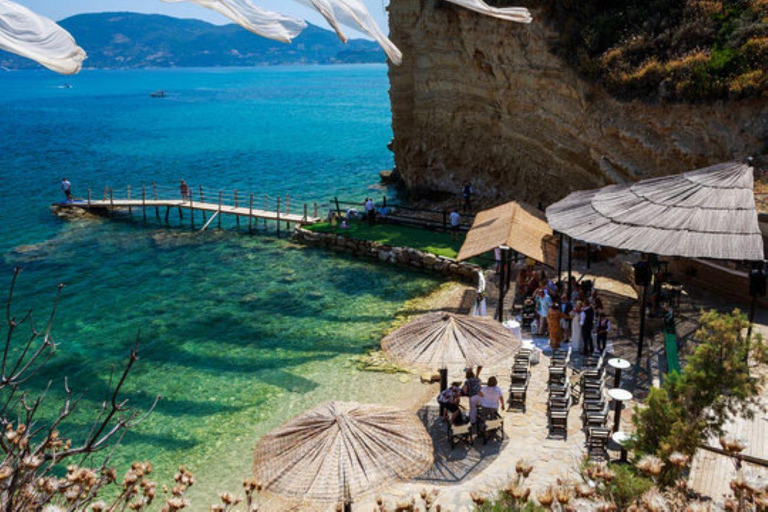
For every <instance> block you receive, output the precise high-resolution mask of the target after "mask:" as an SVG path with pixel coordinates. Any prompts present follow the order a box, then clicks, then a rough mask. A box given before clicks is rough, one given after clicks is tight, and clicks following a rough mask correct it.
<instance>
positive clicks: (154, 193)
mask: <svg viewBox="0 0 768 512" xmlns="http://www.w3.org/2000/svg"><path fill="white" fill-rule="evenodd" d="M152 197H154V198H155V217H157V220H160V207H159V206H158V205H157V183H155V182H154V181H153V182H152Z"/></svg>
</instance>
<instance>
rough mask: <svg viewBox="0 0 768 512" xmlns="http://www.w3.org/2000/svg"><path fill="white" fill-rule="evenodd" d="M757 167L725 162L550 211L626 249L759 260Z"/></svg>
mask: <svg viewBox="0 0 768 512" xmlns="http://www.w3.org/2000/svg"><path fill="white" fill-rule="evenodd" d="M753 185H754V170H753V169H752V167H751V166H749V165H747V164H741V163H738V162H729V163H723V164H718V165H713V166H711V167H707V168H705V169H700V170H697V171H692V172H687V173H683V174H679V175H675V176H665V177H662V178H654V179H649V180H644V181H640V182H637V183H633V184H624V185H610V186H607V187H605V188H601V189H599V190H589V191H580V192H574V193H572V194H570V195H569V196H568V197H566V198H565V199H563V200H562V201H560V202H558V203H555V204H553V205H552V206H550V207H549V208H547V219H548V220H549V223H550V225H551V226H552V228H553V229H555V230H556V231H560V232H562V233H565V234H567V235H568V236H570V237H571V238H574V239H576V240H581V241H583V242H587V243H592V244H598V245H605V246H610V247H615V248H617V249H624V250H628V251H639V252H644V253H651V254H658V255H660V256H682V257H689V258H713V259H727V260H762V259H763V239H762V235H761V233H760V226H759V223H758V218H757V210H756V209H755V197H754V191H753Z"/></svg>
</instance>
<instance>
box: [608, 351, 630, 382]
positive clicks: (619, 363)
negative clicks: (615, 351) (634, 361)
mask: <svg viewBox="0 0 768 512" xmlns="http://www.w3.org/2000/svg"><path fill="white" fill-rule="evenodd" d="M608 366H610V367H611V368H613V369H614V370H616V371H615V375H616V377H615V378H614V379H613V387H615V388H618V387H619V386H620V385H621V371H622V370H626V369H627V368H629V367H630V366H632V365H631V364H630V363H629V361H627V360H626V359H622V358H620V357H614V358H613V359H609V360H608Z"/></svg>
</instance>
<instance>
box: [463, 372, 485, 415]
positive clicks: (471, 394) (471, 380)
mask: <svg viewBox="0 0 768 512" xmlns="http://www.w3.org/2000/svg"><path fill="white" fill-rule="evenodd" d="M480 368H482V367H480ZM465 376H466V378H467V380H466V381H465V382H464V387H462V388H461V394H462V396H466V397H468V398H469V422H470V423H475V422H476V421H477V404H478V403H480V399H481V398H482V397H481V396H480V389H482V387H483V383H482V382H481V381H480V379H479V378H478V376H477V375H476V374H475V372H473V371H472V369H471V368H470V369H468V370H467V373H466V374H465Z"/></svg>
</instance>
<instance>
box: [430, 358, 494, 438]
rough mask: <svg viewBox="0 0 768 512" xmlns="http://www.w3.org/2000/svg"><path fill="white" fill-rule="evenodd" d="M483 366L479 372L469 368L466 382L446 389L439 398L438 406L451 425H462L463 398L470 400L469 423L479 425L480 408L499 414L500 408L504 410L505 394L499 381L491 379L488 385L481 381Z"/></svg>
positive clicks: (454, 384)
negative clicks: (478, 413)
mask: <svg viewBox="0 0 768 512" xmlns="http://www.w3.org/2000/svg"><path fill="white" fill-rule="evenodd" d="M482 370H483V367H482V366H478V367H477V370H473V369H472V368H467V370H466V373H465V378H466V380H465V381H464V384H463V385H462V383H461V382H459V381H455V382H452V383H451V385H450V386H449V387H448V388H446V389H445V391H443V392H442V393H440V395H439V396H438V398H437V402H438V404H440V408H441V410H442V411H443V419H445V420H446V421H448V422H450V423H451V424H454V425H455V424H459V423H461V421H460V418H461V419H463V415H461V397H464V396H465V397H467V398H468V399H469V422H470V423H471V424H475V423H477V420H478V416H477V411H478V408H483V409H489V410H492V411H495V412H496V413H498V410H499V407H501V410H502V411H503V410H504V392H503V391H502V390H501V388H500V387H499V381H498V379H497V378H496V377H489V378H488V382H487V383H486V385H483V382H482V381H481V380H480V372H481V371H482Z"/></svg>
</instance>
